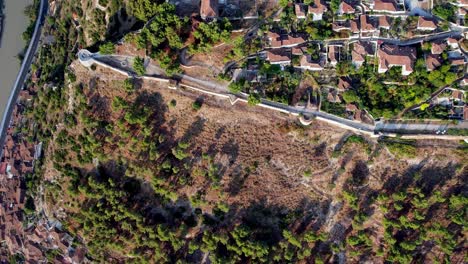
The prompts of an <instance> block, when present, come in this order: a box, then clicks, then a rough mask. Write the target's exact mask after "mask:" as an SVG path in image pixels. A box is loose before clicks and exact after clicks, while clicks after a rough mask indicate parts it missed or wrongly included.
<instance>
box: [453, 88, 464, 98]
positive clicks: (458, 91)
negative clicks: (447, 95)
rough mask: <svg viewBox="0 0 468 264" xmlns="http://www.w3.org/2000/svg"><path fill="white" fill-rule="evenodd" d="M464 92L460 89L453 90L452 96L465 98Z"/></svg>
mask: <svg viewBox="0 0 468 264" xmlns="http://www.w3.org/2000/svg"><path fill="white" fill-rule="evenodd" d="M463 96H464V94H463V92H462V91H460V90H452V98H455V99H458V100H463Z"/></svg>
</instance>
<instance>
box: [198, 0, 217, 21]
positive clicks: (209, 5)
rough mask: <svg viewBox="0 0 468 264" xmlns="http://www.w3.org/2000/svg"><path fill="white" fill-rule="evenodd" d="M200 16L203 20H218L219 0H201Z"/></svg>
mask: <svg viewBox="0 0 468 264" xmlns="http://www.w3.org/2000/svg"><path fill="white" fill-rule="evenodd" d="M200 16H201V18H202V19H203V20H211V19H216V18H217V17H218V16H219V7H218V0H201V4H200Z"/></svg>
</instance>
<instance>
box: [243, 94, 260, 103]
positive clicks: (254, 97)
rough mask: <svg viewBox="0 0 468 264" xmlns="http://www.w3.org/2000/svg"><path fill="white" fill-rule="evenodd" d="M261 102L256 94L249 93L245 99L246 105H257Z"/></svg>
mask: <svg viewBox="0 0 468 264" xmlns="http://www.w3.org/2000/svg"><path fill="white" fill-rule="evenodd" d="M261 102H262V101H261V100H260V95H259V94H258V93H250V94H249V97H248V98H247V103H248V104H249V105H258V104H259V103H261Z"/></svg>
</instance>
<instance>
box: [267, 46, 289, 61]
mask: <svg viewBox="0 0 468 264" xmlns="http://www.w3.org/2000/svg"><path fill="white" fill-rule="evenodd" d="M267 60H268V61H269V62H289V61H291V57H290V54H289V52H287V51H286V50H285V49H273V50H269V51H267Z"/></svg>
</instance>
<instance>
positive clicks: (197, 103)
mask: <svg viewBox="0 0 468 264" xmlns="http://www.w3.org/2000/svg"><path fill="white" fill-rule="evenodd" d="M202 105H203V103H202V101H200V100H196V101H195V102H193V103H192V108H193V110H195V111H198V110H200V108H201V107H202Z"/></svg>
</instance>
